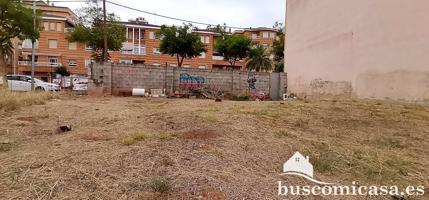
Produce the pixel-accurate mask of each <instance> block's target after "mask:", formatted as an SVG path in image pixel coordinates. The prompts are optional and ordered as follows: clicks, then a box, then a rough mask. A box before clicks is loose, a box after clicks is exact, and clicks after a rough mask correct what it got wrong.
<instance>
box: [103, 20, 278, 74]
mask: <svg viewBox="0 0 429 200" xmlns="http://www.w3.org/2000/svg"><path fill="white" fill-rule="evenodd" d="M124 25H125V26H126V28H127V31H126V37H127V42H126V43H124V45H123V48H122V50H121V52H113V53H111V58H112V61H113V62H115V63H122V64H148V65H155V66H160V65H164V66H165V65H169V66H176V65H177V58H176V57H171V56H169V55H165V54H161V52H160V49H159V46H160V40H159V38H157V36H156V32H157V31H159V30H160V28H161V27H160V26H157V25H151V24H149V23H148V22H147V21H145V20H144V19H143V18H137V19H136V20H130V21H129V22H124ZM195 32H197V33H198V34H199V35H200V37H201V41H202V42H203V43H204V44H205V45H206V49H207V52H206V53H202V54H201V56H199V57H198V58H194V59H185V60H184V62H183V66H182V67H185V68H186V67H188V68H190V67H193V68H201V69H211V68H218V69H226V68H229V67H230V64H229V63H228V62H227V61H225V60H224V58H223V57H222V56H221V55H220V54H219V53H218V52H216V50H215V48H214V44H215V43H216V41H217V40H219V39H220V35H219V34H218V33H215V32H213V31H210V30H197V31H195ZM232 34H241V35H244V36H246V37H248V38H251V39H252V40H253V41H254V42H255V43H258V44H260V45H262V46H264V47H266V48H267V49H268V50H269V49H270V48H272V45H273V42H274V40H275V39H276V38H277V31H276V30H274V29H271V28H255V29H245V30H241V31H235V32H234V33H232ZM235 65H236V66H234V68H235V69H244V67H245V62H244V61H238V62H237V63H236V64H235Z"/></svg>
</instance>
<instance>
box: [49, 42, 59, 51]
mask: <svg viewBox="0 0 429 200" xmlns="http://www.w3.org/2000/svg"><path fill="white" fill-rule="evenodd" d="M48 46H49V48H50V49H56V48H57V47H58V42H57V40H48Z"/></svg>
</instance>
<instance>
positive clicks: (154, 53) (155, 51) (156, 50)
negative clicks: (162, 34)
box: [153, 48, 161, 55]
mask: <svg viewBox="0 0 429 200" xmlns="http://www.w3.org/2000/svg"><path fill="white" fill-rule="evenodd" d="M153 55H161V51H160V49H159V48H153Z"/></svg>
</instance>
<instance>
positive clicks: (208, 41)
mask: <svg viewBox="0 0 429 200" xmlns="http://www.w3.org/2000/svg"><path fill="white" fill-rule="evenodd" d="M201 42H202V43H204V44H209V43H210V37H209V36H201Z"/></svg>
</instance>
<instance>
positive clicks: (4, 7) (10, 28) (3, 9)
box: [0, 0, 40, 65]
mask: <svg viewBox="0 0 429 200" xmlns="http://www.w3.org/2000/svg"><path fill="white" fill-rule="evenodd" d="M33 17H36V20H38V19H39V17H40V12H37V14H36V16H33V10H32V9H31V8H27V7H25V6H24V5H23V4H22V3H21V1H17V0H0V60H2V62H3V64H4V65H6V63H5V60H6V57H10V55H11V54H12V53H13V48H14V47H13V44H12V39H14V38H19V39H21V40H23V39H26V38H28V39H31V40H33V41H35V40H37V39H38V38H39V25H38V24H39V23H36V28H34V26H33V20H34V18H33Z"/></svg>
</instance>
